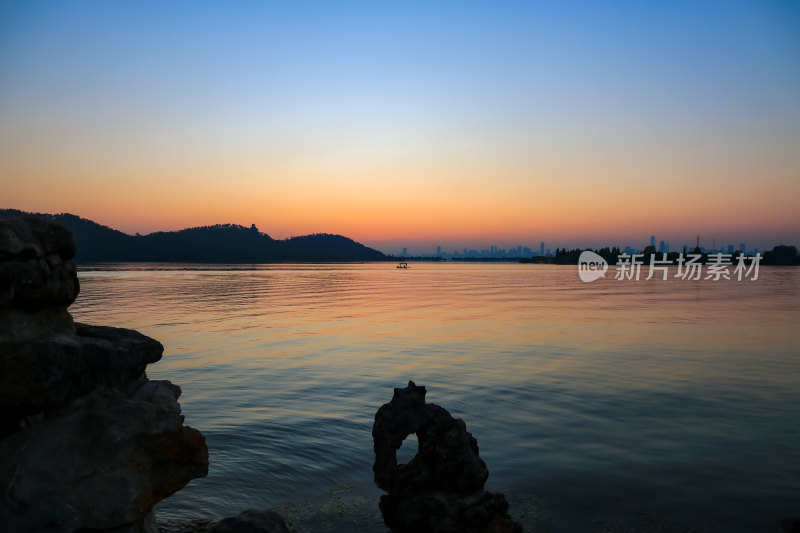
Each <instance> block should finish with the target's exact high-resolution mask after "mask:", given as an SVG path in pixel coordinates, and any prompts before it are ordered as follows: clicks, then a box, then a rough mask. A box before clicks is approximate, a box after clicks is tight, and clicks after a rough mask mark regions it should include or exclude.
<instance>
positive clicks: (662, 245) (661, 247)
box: [658, 241, 667, 254]
mask: <svg viewBox="0 0 800 533" xmlns="http://www.w3.org/2000/svg"><path fill="white" fill-rule="evenodd" d="M658 251H659V252H661V253H662V254H665V253H667V243H665V242H664V241H661V242H659V243H658Z"/></svg>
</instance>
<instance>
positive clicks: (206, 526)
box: [158, 510, 289, 533]
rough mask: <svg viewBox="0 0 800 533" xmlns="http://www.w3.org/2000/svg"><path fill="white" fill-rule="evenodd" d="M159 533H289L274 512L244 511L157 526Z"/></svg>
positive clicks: (280, 518)
mask: <svg viewBox="0 0 800 533" xmlns="http://www.w3.org/2000/svg"><path fill="white" fill-rule="evenodd" d="M158 529H159V531H160V532H161V533H289V530H288V529H287V527H286V523H285V522H284V521H283V517H281V515H279V514H278V513H276V512H274V511H253V510H250V511H245V512H243V513H241V514H238V515H236V516H231V517H229V518H223V519H222V520H190V521H188V522H166V523H163V524H159V526H158Z"/></svg>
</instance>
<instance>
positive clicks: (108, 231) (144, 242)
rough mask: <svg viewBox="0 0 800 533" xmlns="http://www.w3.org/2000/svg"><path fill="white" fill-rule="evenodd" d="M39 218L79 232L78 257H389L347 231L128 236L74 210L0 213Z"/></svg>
mask: <svg viewBox="0 0 800 533" xmlns="http://www.w3.org/2000/svg"><path fill="white" fill-rule="evenodd" d="M20 216H22V217H24V216H30V217H36V218H42V219H45V220H50V221H53V222H57V223H59V224H61V225H63V226H66V227H67V228H69V229H70V230H72V232H73V233H74V234H75V240H76V242H77V245H78V253H77V255H76V257H75V260H76V262H83V263H86V262H104V261H109V262H123V261H152V262H192V263H270V262H288V261H383V260H385V259H387V257H386V256H385V255H384V254H383V253H381V252H379V251H377V250H374V249H372V248H368V247H367V246H364V245H363V244H360V243H358V242H355V241H354V240H352V239H349V238H347V237H343V236H341V235H329V234H325V233H318V234H314V235H306V236H303V237H292V238H290V239H283V240H277V239H273V238H272V237H270V236H269V235H267V234H266V233H262V232H260V231H259V230H258V228H256V227H255V225H253V226H251V227H249V228H248V227H245V226H240V225H237V224H217V225H215V226H203V227H199V228H188V229H183V230H180V231H159V232H156V233H151V234H149V235H138V234H137V235H128V234H127V233H123V232H121V231H118V230H115V229H113V228H109V227H108V226H103V225H101V224H98V223H97V222H93V221H91V220H88V219H85V218H81V217H79V216H76V215H72V214H69V213H62V214H58V215H51V214H46V213H27V212H24V211H20V210H17V209H0V218H12V217H20Z"/></svg>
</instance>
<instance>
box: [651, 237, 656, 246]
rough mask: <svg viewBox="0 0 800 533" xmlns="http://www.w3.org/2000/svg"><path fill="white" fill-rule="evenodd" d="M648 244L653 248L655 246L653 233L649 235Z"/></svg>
mask: <svg viewBox="0 0 800 533" xmlns="http://www.w3.org/2000/svg"><path fill="white" fill-rule="evenodd" d="M650 246H652V247H653V248H655V247H656V236H655V235H650Z"/></svg>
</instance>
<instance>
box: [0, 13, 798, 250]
mask: <svg viewBox="0 0 800 533" xmlns="http://www.w3.org/2000/svg"><path fill="white" fill-rule="evenodd" d="M798 200H800V2H796V1H769V0H766V1H761V2H752V1H741V2H740V1H737V0H725V1H720V2H707V1H702V0H700V1H687V2H682V1H676V2H614V1H609V2H578V1H575V2H505V1H497V2H470V1H459V2H455V1H453V2H447V1H443V2H410V1H403V2H352V1H347V0H345V1H341V2H250V1H248V2H244V1H241V2H240V1H232V2H204V1H194V2H183V1H170V2H149V1H137V2H116V1H96V2H88V1H65V2H61V1H59V2H55V1H54V2H39V1H35V0H34V1H9V2H2V3H0V208H4V207H10V208H17V209H23V210H27V211H38V212H49V213H60V212H70V213H74V214H77V215H80V216H82V217H85V218H89V219H92V220H94V221H97V222H99V223H101V224H105V225H108V226H111V227H114V228H117V229H120V230H122V231H125V232H128V233H135V232H139V233H143V234H144V233H149V232H152V231H157V230H173V229H181V228H185V227H193V226H201V225H209V224H216V223H238V224H242V225H246V226H249V225H250V224H256V225H257V226H258V227H259V229H260V230H261V231H263V232H266V233H268V234H269V235H271V236H272V237H275V238H285V237H289V236H295V235H303V234H308V233H315V232H325V233H339V234H343V235H346V236H348V237H351V238H353V239H355V240H358V241H360V242H364V243H365V244H368V245H371V246H374V247H376V248H378V249H380V250H382V251H385V252H390V253H395V252H398V251H399V250H400V249H401V248H402V247H408V248H409V250H410V251H411V252H417V253H425V252H428V251H432V250H433V249H434V248H435V247H436V246H437V245H441V246H442V248H443V249H445V250H454V249H461V248H465V247H466V248H488V247H489V246H490V245H498V246H501V247H502V246H508V247H511V246H517V245H523V246H531V247H533V248H538V246H539V242H541V241H544V242H545V243H547V247H548V248H549V247H555V246H569V247H572V246H603V245H606V244H617V245H623V246H624V245H635V246H644V245H646V244H649V239H650V235H652V234H655V235H656V237H657V239H658V240H661V239H664V240H666V241H668V242H670V243H671V245H672V247H673V249H674V248H676V247H677V246H679V245H683V244H692V243H694V241H695V238H696V235H698V234H699V235H701V239H702V240H703V244H706V245H708V244H710V242H709V241H711V239H712V238H715V239H716V240H717V242H718V243H724V244H735V245H737V246H738V243H740V242H746V243H748V247H753V246H758V247H761V248H766V247H771V246H774V245H776V244H780V243H786V244H795V245H800V208H798Z"/></svg>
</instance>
